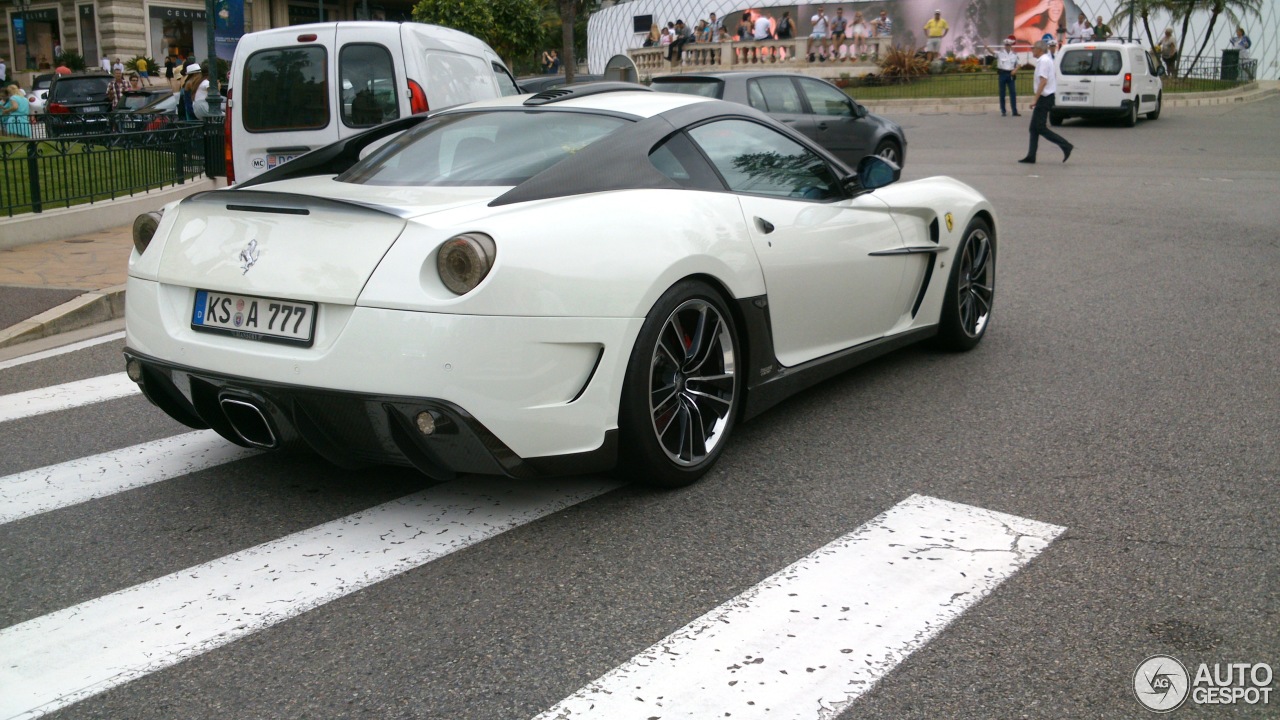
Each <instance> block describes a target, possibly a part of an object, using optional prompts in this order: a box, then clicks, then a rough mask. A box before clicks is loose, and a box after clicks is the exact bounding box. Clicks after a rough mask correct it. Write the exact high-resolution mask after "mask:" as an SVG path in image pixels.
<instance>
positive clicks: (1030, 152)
mask: <svg viewBox="0 0 1280 720" xmlns="http://www.w3.org/2000/svg"><path fill="white" fill-rule="evenodd" d="M1031 54H1032V55H1034V56H1035V58H1036V74H1035V78H1034V79H1032V81H1031V86H1032V87H1034V88H1035V89H1036V97H1035V100H1034V103H1035V109H1034V111H1033V112H1032V113H1031V145H1030V146H1029V147H1028V149H1027V156H1026V157H1024V158H1022V159H1021V160H1019V161H1018V162H1020V163H1034V162H1035V161H1036V148H1037V146H1038V145H1039V143H1040V136H1041V135H1043V136H1044V139H1045V140H1048V141H1049V142H1051V143H1054V144H1055V145H1057V146H1058V147H1060V148H1062V162H1066V161H1067V158H1069V157H1071V151H1072V150H1074V149H1075V146H1074V145H1072V144H1071V143H1069V142H1067V141H1066V138H1063V137H1062V136H1061V135H1059V134H1058V133H1056V132H1054V131H1052V130H1050V129H1049V127H1048V121H1049V111H1050V110H1052V109H1053V103H1054V95H1055V94H1056V93H1057V92H1058V72H1057V69H1056V68H1055V67H1054V65H1053V58H1052V57H1050V56H1049V53H1048V46H1047V45H1045V43H1044V41H1043V40H1041V41H1040V42H1038V43H1036V44H1035V45H1032V46H1031Z"/></svg>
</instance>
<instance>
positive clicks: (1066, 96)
mask: <svg viewBox="0 0 1280 720" xmlns="http://www.w3.org/2000/svg"><path fill="white" fill-rule="evenodd" d="M1062 102H1089V93H1062Z"/></svg>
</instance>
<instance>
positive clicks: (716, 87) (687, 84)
mask: <svg viewBox="0 0 1280 720" xmlns="http://www.w3.org/2000/svg"><path fill="white" fill-rule="evenodd" d="M653 89H654V90H661V91H662V92H673V93H682V94H684V95H699V96H702V97H709V98H716V99H719V98H720V96H721V93H723V92H724V83H722V82H720V81H719V80H706V79H704V80H696V79H695V80H674V81H671V82H663V81H660V80H655V81H654V82H653Z"/></svg>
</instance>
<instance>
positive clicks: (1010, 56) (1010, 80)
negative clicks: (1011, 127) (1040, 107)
mask: <svg viewBox="0 0 1280 720" xmlns="http://www.w3.org/2000/svg"><path fill="white" fill-rule="evenodd" d="M1014 41H1015V40H1014V37H1013V36H1012V35H1010V36H1009V37H1007V38H1005V39H1004V47H1002V48H1000V49H999V50H997V51H995V52H992V51H991V48H989V47H987V46H986V45H983V46H982V47H983V49H985V50H986V51H987V52H989V53H991V54H992V55H995V56H996V74H997V76H998V79H997V82H998V83H999V85H1000V116H1001V117H1005V107H1004V94H1005V90H1006V88H1007V89H1008V92H1009V106H1010V107H1011V108H1012V109H1013V116H1014V117H1018V91H1017V84H1018V82H1017V78H1016V75H1017V74H1018V53H1016V52H1014V51H1013V44H1014Z"/></svg>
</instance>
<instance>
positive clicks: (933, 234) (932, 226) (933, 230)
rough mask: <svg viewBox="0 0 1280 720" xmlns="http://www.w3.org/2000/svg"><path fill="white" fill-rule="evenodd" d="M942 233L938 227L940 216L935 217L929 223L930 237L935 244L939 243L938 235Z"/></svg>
mask: <svg viewBox="0 0 1280 720" xmlns="http://www.w3.org/2000/svg"><path fill="white" fill-rule="evenodd" d="M940 233H941V231H940V230H939V229H938V218H934V219H933V222H931V223H929V239H930V240H932V241H933V244H934V245H937V244H938V236H939V234H940Z"/></svg>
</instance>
